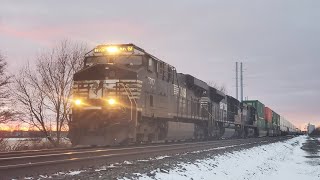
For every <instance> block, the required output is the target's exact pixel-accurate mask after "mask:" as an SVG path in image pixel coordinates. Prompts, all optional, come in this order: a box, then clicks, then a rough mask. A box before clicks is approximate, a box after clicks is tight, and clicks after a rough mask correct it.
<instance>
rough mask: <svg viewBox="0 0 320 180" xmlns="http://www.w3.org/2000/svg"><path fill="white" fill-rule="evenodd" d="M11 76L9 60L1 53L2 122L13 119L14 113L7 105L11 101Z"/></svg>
mask: <svg viewBox="0 0 320 180" xmlns="http://www.w3.org/2000/svg"><path fill="white" fill-rule="evenodd" d="M9 83H10V76H9V75H8V74H7V62H6V61H5V58H4V56H3V55H2V54H1V53H0V123H4V122H7V121H8V120H10V119H11V117H12V115H13V113H12V112H11V110H10V109H9V108H8V107H7V103H8V101H9V91H8V88H7V86H8V84H9Z"/></svg>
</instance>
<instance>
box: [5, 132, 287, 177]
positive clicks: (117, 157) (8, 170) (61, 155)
mask: <svg viewBox="0 0 320 180" xmlns="http://www.w3.org/2000/svg"><path fill="white" fill-rule="evenodd" d="M288 138H290V137H264V138H249V139H229V140H216V141H203V142H183V143H175V144H154V145H140V146H128V147H108V148H106V147H104V148H103V147H99V148H81V149H53V150H43V151H24V152H23V151H21V152H10V153H0V179H8V178H21V177H26V176H34V175H39V174H47V173H55V172H57V171H66V170H72V169H77V168H82V167H88V166H96V165H102V164H105V163H112V162H120V161H124V160H134V159H139V158H146V157H152V156H157V155H165V154H175V153H186V152H193V151H199V150H208V151H214V150H215V149H221V148H231V147H242V146H247V145H255V144H267V143H273V142H276V141H281V140H285V139H288Z"/></svg>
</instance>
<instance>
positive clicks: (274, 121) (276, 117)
mask: <svg viewBox="0 0 320 180" xmlns="http://www.w3.org/2000/svg"><path fill="white" fill-rule="evenodd" d="M272 124H273V125H274V126H280V115H279V114H278V113H276V112H274V111H272Z"/></svg>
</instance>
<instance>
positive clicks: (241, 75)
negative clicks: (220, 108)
mask: <svg viewBox="0 0 320 180" xmlns="http://www.w3.org/2000/svg"><path fill="white" fill-rule="evenodd" d="M240 96H241V101H240V102H243V68H242V62H241V63H240Z"/></svg>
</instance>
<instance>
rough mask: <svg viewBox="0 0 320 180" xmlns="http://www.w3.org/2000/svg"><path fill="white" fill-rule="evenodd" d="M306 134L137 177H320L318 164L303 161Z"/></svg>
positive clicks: (265, 179)
mask: <svg viewBox="0 0 320 180" xmlns="http://www.w3.org/2000/svg"><path fill="white" fill-rule="evenodd" d="M306 139H307V136H300V137H295V138H293V139H290V140H287V141H284V142H277V143H273V144H268V145H263V146H258V147H254V148H250V149H246V150H242V151H237V152H233V153H226V154H224V155H220V156H215V157H214V156H213V157H211V158H208V159H203V160H198V161H197V162H195V163H193V164H187V163H181V164H179V166H177V167H175V168H174V169H171V170H170V171H169V172H164V171H159V169H157V170H154V172H151V173H150V174H154V176H150V175H149V176H148V175H147V174H143V175H141V176H139V178H138V179H140V180H149V179H157V180H161V179H165V180H181V179H192V180H198V179H209V180H212V179H219V180H223V179H228V180H233V179H254V180H256V179H261V180H270V179H290V180H295V179H308V180H316V179H318V180H319V179H320V166H319V164H317V165H312V164H309V163H307V158H306V157H305V156H308V154H307V152H305V151H304V150H302V149H301V147H302V144H303V143H304V142H306Z"/></svg>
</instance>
